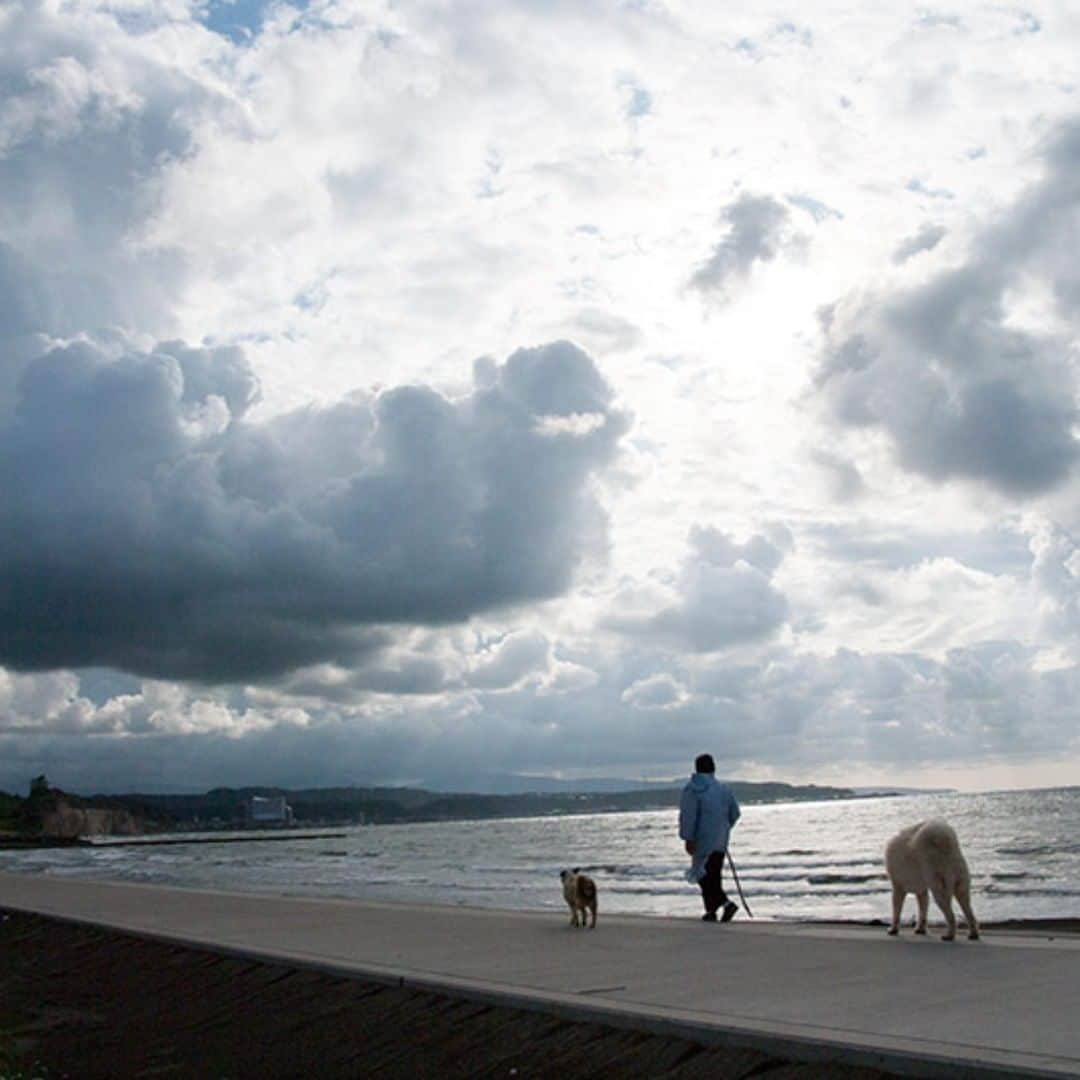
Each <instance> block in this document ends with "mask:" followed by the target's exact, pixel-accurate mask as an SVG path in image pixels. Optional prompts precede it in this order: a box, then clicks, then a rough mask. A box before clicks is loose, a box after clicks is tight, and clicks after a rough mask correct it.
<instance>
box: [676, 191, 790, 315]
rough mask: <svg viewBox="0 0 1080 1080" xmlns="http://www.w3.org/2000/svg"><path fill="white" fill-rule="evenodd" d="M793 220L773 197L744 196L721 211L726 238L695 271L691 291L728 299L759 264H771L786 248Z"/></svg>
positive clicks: (747, 194)
mask: <svg viewBox="0 0 1080 1080" xmlns="http://www.w3.org/2000/svg"><path fill="white" fill-rule="evenodd" d="M790 216H791V214H790V211H789V210H788V208H787V207H786V206H785V205H784V204H783V203H782V202H779V201H778V200H776V199H774V198H772V197H771V196H769V195H752V194H750V193H749V192H743V194H741V195H740V196H739V197H738V198H737V199H736V200H735V201H734V202H732V203H729V204H728V205H727V206H726V207H724V209H723V210H722V211H721V213H720V222H721V224H722V225H726V226H727V227H728V231H727V235H726V236H725V237H724V238H723V239H722V240H721V241H719V242H718V243H717V244H716V246H715V247H714V248H713V250H712V254H711V255H710V256H709V257H708V258H707V259H706V260H705V261H704V262H703V263H702V264H701V265H700V266H699V267H698V268H697V270H695V271H694V274H693V276H692V277H691V278H690V287H691V288H693V289H697V290H698V291H699V292H702V293H705V294H709V295H719V296H725V295H726V292H727V288H728V286H729V285H730V284H731V283H732V282H734V281H737V280H738V279H740V278H744V277H746V276H747V275H748V274H749V273H750V271H751V270H752V269H753V268H754V266H755V265H756V264H758V263H763V262H771V261H772V260H773V259H775V258H777V256H778V255H779V254H780V253H781V251H782V250H783V249H784V247H785V246H787V244H788V243H789V242H790V241H789V240H788V238H787V234H786V226H787V224H788V220H789V218H790Z"/></svg>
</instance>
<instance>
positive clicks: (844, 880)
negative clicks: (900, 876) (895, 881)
mask: <svg viewBox="0 0 1080 1080" xmlns="http://www.w3.org/2000/svg"><path fill="white" fill-rule="evenodd" d="M806 880H807V881H809V882H810V884H811V885H863V884H865V883H866V882H868V881H886V880H887V877H886V875H885V874H810V875H809V877H807V879H806Z"/></svg>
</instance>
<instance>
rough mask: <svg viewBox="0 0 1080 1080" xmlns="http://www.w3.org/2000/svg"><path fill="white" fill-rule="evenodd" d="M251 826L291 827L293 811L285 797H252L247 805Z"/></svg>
mask: <svg viewBox="0 0 1080 1080" xmlns="http://www.w3.org/2000/svg"><path fill="white" fill-rule="evenodd" d="M247 820H248V824H249V825H291V824H292V823H293V809H292V807H291V806H290V805H289V804H288V803H287V802H286V801H285V796H284V795H252V796H251V798H250V799H248V804H247Z"/></svg>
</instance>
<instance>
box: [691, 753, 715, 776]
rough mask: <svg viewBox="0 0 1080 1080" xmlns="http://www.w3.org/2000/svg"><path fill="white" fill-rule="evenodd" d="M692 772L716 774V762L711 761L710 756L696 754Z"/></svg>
mask: <svg viewBox="0 0 1080 1080" xmlns="http://www.w3.org/2000/svg"><path fill="white" fill-rule="evenodd" d="M694 772H706V773H714V772H716V762H715V761H713V759H712V754H698V756H697V757H696V758H694Z"/></svg>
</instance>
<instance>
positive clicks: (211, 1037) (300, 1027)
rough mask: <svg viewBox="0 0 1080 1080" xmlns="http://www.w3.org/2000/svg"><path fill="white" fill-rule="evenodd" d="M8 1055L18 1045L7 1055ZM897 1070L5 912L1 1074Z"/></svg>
mask: <svg viewBox="0 0 1080 1080" xmlns="http://www.w3.org/2000/svg"><path fill="white" fill-rule="evenodd" d="M5 1055H7V1056H6V1057H5ZM35 1062H36V1063H40V1065H41V1066H44V1067H45V1069H47V1070H48V1072H47V1075H48V1077H49V1080H57V1078H60V1077H65V1076H66V1077H71V1078H76V1077H78V1078H95V1077H151V1076H153V1077H162V1076H166V1077H168V1076H173V1077H194V1078H202V1077H207V1078H209V1077H214V1078H222V1077H233V1078H236V1077H248V1076H251V1077H259V1078H262V1080H265V1078H274V1077H303V1076H318V1077H367V1076H379V1077H391V1078H394V1077H401V1078H402V1080H404V1078H406V1077H408V1078H413V1077H417V1078H428V1077H430V1078H432V1080H434V1078H442V1077H448V1078H458V1077H460V1078H465V1077H479V1078H483V1077H492V1078H494V1077H501V1078H507V1077H515V1078H518V1080H526V1078H534V1077H551V1078H560V1080H568V1078H573V1077H584V1076H597V1075H605V1076H618V1077H628V1078H635V1077H640V1078H643V1080H644V1078H646V1077H650V1078H651V1077H672V1078H687V1080H688V1078H692V1077H701V1078H705V1077H710V1078H717V1080H742V1078H749V1077H751V1076H755V1077H757V1076H762V1075H767V1076H768V1078H769V1080H818V1078H825V1077H830V1078H833V1080H883V1078H884V1077H886V1076H888V1075H891V1074H888V1073H884V1072H880V1071H877V1070H873V1069H865V1068H858V1067H853V1066H845V1065H839V1064H836V1065H830V1064H822V1063H818V1064H797V1063H792V1062H787V1061H784V1060H782V1059H780V1058H776V1057H772V1056H770V1055H768V1054H765V1053H762V1052H760V1051H756V1050H750V1049H745V1048H734V1047H724V1046H703V1045H700V1044H696V1043H694V1042H691V1041H689V1040H685V1039H679V1038H665V1037H662V1036H658V1035H650V1034H645V1033H642V1032H636V1031H632V1030H626V1029H617V1028H614V1027H606V1026H604V1025H601V1024H596V1023H584V1022H575V1021H569V1020H565V1019H559V1018H557V1017H553V1016H549V1015H545V1014H543V1013H542V1012H535V1011H524V1010H519V1009H514V1008H509V1007H503V1006H491V1005H485V1004H481V1003H478V1002H475V1001H466V1000H461V999H457V1000H455V999H454V998H453V997H450V996H444V995H441V994H435V993H427V992H422V991H417V990H410V989H399V988H397V987H393V986H386V985H380V984H376V983H372V982H368V981H365V980H363V979H352V978H343V977H337V976H333V975H328V974H321V973H319V972H314V971H311V970H303V969H299V968H291V967H289V966H288V965H287V964H276V963H266V962H253V961H251V960H246V959H242V958H238V957H235V956H227V955H223V954H221V953H217V952H215V951H214V950H213V949H208V948H203V947H191V946H179V945H172V944H167V943H164V942H161V941H153V940H149V939H147V938H142V937H139V936H137V935H134V934H128V933H122V932H118V931H111V930H102V929H98V928H94V927H88V926H79V925H74V924H71V923H67V922H62V921H59V920H53V919H49V918H45V917H42V916H39V915H30V914H24V913H20V912H15V911H5V912H3V914H0V1076H5V1075H9V1074H15V1075H18V1070H19V1069H22V1070H23V1075H24V1076H27V1077H29V1076H31V1075H35V1074H32V1073H31V1072H30V1071H29V1069H30V1067H31V1066H32V1065H33V1064H34V1063H35Z"/></svg>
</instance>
